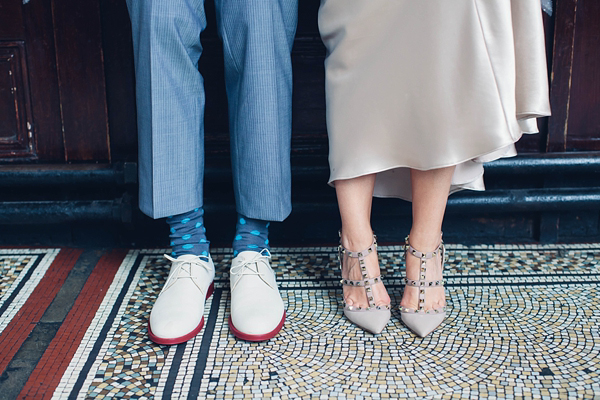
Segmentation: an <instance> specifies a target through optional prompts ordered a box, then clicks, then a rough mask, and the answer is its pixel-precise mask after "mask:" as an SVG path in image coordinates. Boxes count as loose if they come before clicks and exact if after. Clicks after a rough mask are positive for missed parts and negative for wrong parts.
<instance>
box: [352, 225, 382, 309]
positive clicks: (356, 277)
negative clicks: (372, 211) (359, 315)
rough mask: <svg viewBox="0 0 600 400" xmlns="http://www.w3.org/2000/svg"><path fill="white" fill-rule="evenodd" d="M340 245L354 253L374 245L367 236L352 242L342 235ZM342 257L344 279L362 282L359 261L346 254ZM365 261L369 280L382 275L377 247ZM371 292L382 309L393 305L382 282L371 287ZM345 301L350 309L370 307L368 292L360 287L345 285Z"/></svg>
mask: <svg viewBox="0 0 600 400" xmlns="http://www.w3.org/2000/svg"><path fill="white" fill-rule="evenodd" d="M340 243H341V245H342V247H344V248H345V249H348V250H350V251H353V252H354V251H360V250H363V249H366V248H368V247H369V246H370V245H371V244H372V243H373V236H365V237H362V238H360V239H359V240H350V239H349V238H348V237H346V236H344V234H342V237H341V240H340ZM341 257H342V260H341V263H342V279H349V280H353V281H362V280H363V276H362V272H361V267H360V265H359V259H358V258H354V257H349V256H348V254H344V253H342V255H341ZM364 260H365V265H366V267H367V274H368V277H369V278H374V277H377V276H379V275H380V274H381V273H380V270H379V260H378V257H377V246H375V251H373V252H372V253H370V254H368V255H367V256H366V257H365V259H364ZM371 290H372V293H373V300H374V301H375V305H376V306H380V307H382V306H386V305H389V304H390V303H391V300H390V296H389V295H388V292H387V290H386V289H385V286H384V284H383V282H382V281H381V280H379V282H378V283H375V284H373V285H371ZM344 301H345V303H346V305H347V306H350V307H357V308H358V307H361V308H367V307H369V301H368V299H367V292H366V291H365V288H364V287H360V286H359V287H355V286H348V285H344Z"/></svg>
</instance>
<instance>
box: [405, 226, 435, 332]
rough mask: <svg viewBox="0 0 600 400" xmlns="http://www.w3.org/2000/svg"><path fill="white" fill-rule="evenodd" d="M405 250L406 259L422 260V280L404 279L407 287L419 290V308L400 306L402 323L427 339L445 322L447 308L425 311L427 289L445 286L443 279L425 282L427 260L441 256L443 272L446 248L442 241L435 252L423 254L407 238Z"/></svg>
mask: <svg viewBox="0 0 600 400" xmlns="http://www.w3.org/2000/svg"><path fill="white" fill-rule="evenodd" d="M404 249H405V252H404V256H405V258H408V257H409V255H410V256H413V257H417V258H419V259H420V260H421V271H420V279H419V280H416V281H413V280H411V279H407V278H405V279H404V283H405V285H406V286H415V287H418V288H419V308H418V309H417V310H415V309H412V308H407V307H402V306H400V316H401V317H402V322H404V325H406V326H407V327H408V328H409V329H410V330H411V331H413V332H414V333H415V334H416V335H418V336H420V337H425V336H427V335H429V334H430V333H431V332H433V331H434V330H435V329H436V328H437V327H438V326H440V324H441V323H442V322H443V321H444V318H446V307H441V308H435V309H432V310H425V292H426V291H427V289H430V288H434V287H443V286H444V280H443V279H442V280H438V281H427V280H425V276H426V272H427V265H426V263H427V260H429V259H431V258H434V257H436V256H437V255H438V254H439V255H440V257H441V259H442V271H443V270H444V261H445V257H446V248H445V247H444V242H443V241H440V244H439V245H438V247H437V248H436V249H435V250H434V251H432V252H429V253H423V252H421V251H419V250H416V249H415V248H414V247H412V246H411V245H410V243H409V241H408V236H407V237H406V245H405V247H404Z"/></svg>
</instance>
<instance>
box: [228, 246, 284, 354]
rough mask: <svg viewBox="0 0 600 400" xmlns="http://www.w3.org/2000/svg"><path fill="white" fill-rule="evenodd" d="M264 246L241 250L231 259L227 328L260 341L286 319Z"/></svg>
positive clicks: (269, 336) (239, 335)
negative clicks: (256, 248) (229, 312)
mask: <svg viewBox="0 0 600 400" xmlns="http://www.w3.org/2000/svg"><path fill="white" fill-rule="evenodd" d="M270 260H271V253H269V250H267V249H263V251H261V252H260V253H257V252H255V251H242V252H241V253H239V254H238V255H237V256H236V257H235V258H234V259H233V261H232V263H231V270H230V276H229V281H230V284H231V286H230V287H231V315H230V316H229V329H231V331H232V332H233V334H234V335H235V336H236V337H238V338H240V339H243V340H248V341H251V342H260V341H263V340H269V339H271V338H273V337H275V336H276V335H277V333H278V332H279V331H280V330H281V328H282V327H283V324H284V322H285V308H284V305H283V300H282V299H281V296H280V295H279V290H278V289H277V282H276V281H275V273H274V272H273V270H272V269H271V265H270Z"/></svg>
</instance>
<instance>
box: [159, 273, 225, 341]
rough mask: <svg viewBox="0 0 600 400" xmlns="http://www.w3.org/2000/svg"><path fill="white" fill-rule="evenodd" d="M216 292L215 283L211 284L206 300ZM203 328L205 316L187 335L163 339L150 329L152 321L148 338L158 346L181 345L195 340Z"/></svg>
mask: <svg viewBox="0 0 600 400" xmlns="http://www.w3.org/2000/svg"><path fill="white" fill-rule="evenodd" d="M214 291H215V284H214V282H212V283H211V284H210V286H209V287H208V291H207V292H206V298H207V299H208V298H209V297H210V296H212V294H213V292H214ZM202 328H204V316H203V317H202V319H201V320H200V323H199V324H198V326H197V327H195V328H194V329H193V330H192V331H191V332H190V333H187V334H185V335H183V336H179V337H176V338H161V337H159V336H156V335H155V334H153V333H152V329H151V328H150V321H148V337H149V338H150V340H152V341H153V342H154V343H156V344H166V345H173V344H180V343H185V342H187V341H188V340H190V339H191V338H193V337H194V336H196V335H197V334H198V333H199V332H200V331H201V330H202Z"/></svg>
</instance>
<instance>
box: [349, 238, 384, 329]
mask: <svg viewBox="0 0 600 400" xmlns="http://www.w3.org/2000/svg"><path fill="white" fill-rule="evenodd" d="M376 249H377V238H376V237H375V235H373V243H371V245H370V246H369V247H368V248H366V249H365V250H362V251H350V250H348V249H345V248H344V247H343V246H342V244H341V239H340V246H339V248H338V250H339V251H338V257H339V262H340V270H341V269H342V265H343V262H344V255H346V256H348V257H350V258H358V265H359V267H360V269H361V275H362V278H363V279H362V280H360V281H353V280H350V279H348V278H344V276H343V275H342V280H341V281H340V282H341V283H342V285H344V286H353V287H356V286H359V287H364V288H365V292H366V295H367V301H368V302H369V305H368V306H366V307H361V306H355V305H352V306H350V305H347V304H346V300H345V299H344V315H345V316H346V318H348V319H349V320H350V321H351V322H352V323H354V324H356V325H357V326H358V327H360V328H362V329H364V330H366V331H369V332H371V333H375V334H377V333H381V332H382V331H383V329H384V328H385V326H386V325H387V323H388V321H389V320H390V316H391V312H390V308H391V307H390V305H389V304H386V305H383V306H378V305H376V303H375V300H374V298H373V291H372V286H373V285H375V284H378V283H381V282H382V280H381V275H379V276H376V277H374V278H370V277H369V274H368V272H367V266H366V265H365V258H366V257H367V256H368V255H369V254H371V253H373V252H375V251H376ZM348 273H350V270H348Z"/></svg>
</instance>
